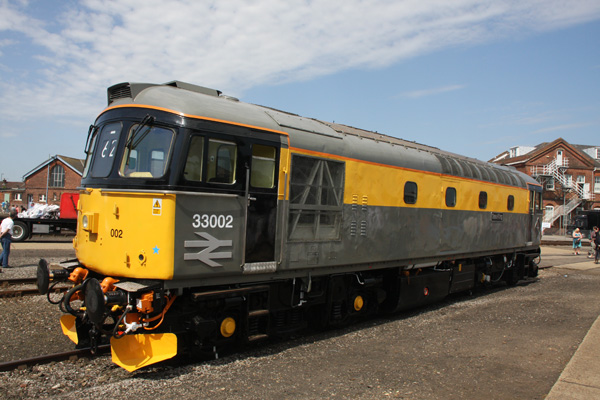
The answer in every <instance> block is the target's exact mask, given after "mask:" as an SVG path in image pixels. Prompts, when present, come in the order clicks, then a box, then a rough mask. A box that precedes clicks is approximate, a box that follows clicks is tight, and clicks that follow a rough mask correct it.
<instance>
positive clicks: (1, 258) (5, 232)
mask: <svg viewBox="0 0 600 400" xmlns="http://www.w3.org/2000/svg"><path fill="white" fill-rule="evenodd" d="M16 217H17V210H15V209H14V208H11V209H10V212H9V213H8V217H7V218H4V219H3V220H2V223H1V224H0V242H1V243H2V254H0V268H1V267H4V268H9V265H8V256H9V254H10V243H11V241H12V233H13V226H14V225H15V222H14V219H15V218H16Z"/></svg>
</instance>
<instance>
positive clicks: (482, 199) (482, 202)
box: [479, 192, 488, 210]
mask: <svg viewBox="0 0 600 400" xmlns="http://www.w3.org/2000/svg"><path fill="white" fill-rule="evenodd" d="M487 201H488V198H487V192H479V208H481V209H482V210H485V209H486V208H487Z"/></svg>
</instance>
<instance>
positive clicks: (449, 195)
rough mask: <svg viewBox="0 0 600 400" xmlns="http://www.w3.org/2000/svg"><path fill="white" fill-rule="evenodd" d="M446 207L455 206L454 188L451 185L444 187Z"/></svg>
mask: <svg viewBox="0 0 600 400" xmlns="http://www.w3.org/2000/svg"><path fill="white" fill-rule="evenodd" d="M446 207H456V189H455V188H453V187H449V188H447V189H446Z"/></svg>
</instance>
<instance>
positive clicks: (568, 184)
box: [565, 174, 573, 188]
mask: <svg viewBox="0 0 600 400" xmlns="http://www.w3.org/2000/svg"><path fill="white" fill-rule="evenodd" d="M565 187H568V188H570V187H573V175H570V174H565Z"/></svg>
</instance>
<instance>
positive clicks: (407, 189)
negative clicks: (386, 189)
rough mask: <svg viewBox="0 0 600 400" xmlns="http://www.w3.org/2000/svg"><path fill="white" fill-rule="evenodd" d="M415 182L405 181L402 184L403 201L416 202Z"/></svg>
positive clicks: (407, 202) (416, 189)
mask: <svg viewBox="0 0 600 400" xmlns="http://www.w3.org/2000/svg"><path fill="white" fill-rule="evenodd" d="M417 192H418V188H417V184H416V183H415V182H406V183H405V184H404V202H405V203H406V204H415V203H416V202H417Z"/></svg>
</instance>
